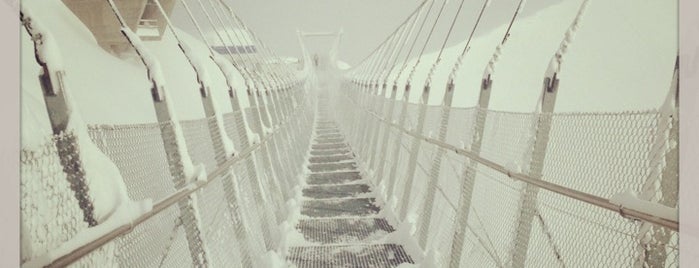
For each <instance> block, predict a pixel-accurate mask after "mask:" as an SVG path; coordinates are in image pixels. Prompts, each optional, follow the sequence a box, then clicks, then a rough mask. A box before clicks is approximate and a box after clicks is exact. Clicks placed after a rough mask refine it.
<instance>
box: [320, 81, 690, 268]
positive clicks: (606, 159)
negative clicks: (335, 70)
mask: <svg viewBox="0 0 699 268" xmlns="http://www.w3.org/2000/svg"><path fill="white" fill-rule="evenodd" d="M357 92H358V91H357ZM357 92H354V93H352V92H350V93H345V94H347V96H343V95H342V94H343V93H339V94H337V95H336V97H335V98H336V99H335V100H334V102H335V104H336V106H337V107H338V110H342V111H343V114H354V115H356V114H361V116H362V117H366V116H375V115H373V114H372V113H367V112H365V111H362V110H361V109H364V108H363V107H360V106H359V105H355V104H354V103H352V100H348V99H347V98H348V97H349V98H350V99H353V100H355V101H356V100H358V99H360V96H361V94H366V93H357ZM383 101H385V104H384V105H385V106H384V107H388V106H389V103H390V102H391V101H392V100H388V99H387V100H383ZM402 105H403V102H402V101H398V102H396V103H395V106H394V114H393V115H392V118H391V122H392V123H398V122H399V121H400V118H401V116H405V117H406V122H405V124H404V125H403V127H404V128H406V129H407V130H409V131H410V130H412V129H413V127H414V126H415V125H417V123H418V122H417V121H416V120H417V114H418V110H419V108H418V107H419V105H418V104H412V103H411V104H409V105H408V111H407V113H406V114H405V115H401V113H400V111H401V107H402ZM377 107H378V106H377ZM441 109H442V108H441V106H428V107H427V109H426V110H427V113H426V121H425V128H424V129H423V132H422V135H423V136H425V137H431V138H436V135H437V132H438V130H439V128H440V120H439V119H440V113H441ZM479 113H482V114H483V116H478V114H479ZM388 114H389V112H388V108H385V109H384V110H383V114H379V115H378V116H381V117H385V116H388ZM544 117H548V118H544ZM336 118H338V121H339V122H340V123H341V124H340V126H341V128H342V129H343V130H351V129H355V128H358V127H359V126H356V125H353V124H356V122H360V123H361V122H363V121H362V120H353V119H351V116H348V115H342V114H341V115H340V116H337V117H336ZM542 118H543V119H546V120H543V121H544V122H546V121H548V119H550V122H551V131H550V133H549V134H548V135H547V136H546V137H542V138H544V139H547V140H548V141H547V143H548V148H547V151H546V154H545V158H543V166H544V170H543V177H542V179H543V180H546V181H549V182H552V183H555V184H558V185H561V186H563V187H567V188H570V189H574V190H578V191H582V192H584V193H588V194H592V195H596V196H599V197H602V198H611V197H612V196H614V195H615V194H618V193H622V192H625V191H632V192H635V193H641V195H642V196H645V198H646V199H647V200H650V201H652V202H661V203H663V204H666V205H667V206H669V207H671V208H676V204H677V201H676V196H677V178H676V174H674V175H673V174H670V175H668V174H665V173H667V172H665V173H663V172H662V170H672V169H676V159H672V154H671V153H669V151H671V150H672V148H674V147H673V146H676V141H674V140H673V137H674V136H676V133H670V132H672V130H673V129H674V130H676V127H675V128H671V125H672V121H669V120H664V118H663V115H662V114H660V113H659V112H657V111H643V112H622V113H566V114H537V113H513V112H503V111H492V110H487V109H481V108H477V107H474V108H450V118H449V120H448V125H447V136H446V143H448V144H450V145H452V146H454V147H456V148H465V149H466V150H469V151H470V150H474V149H476V150H479V151H480V152H479V155H480V157H482V158H484V159H487V160H490V161H492V162H494V163H497V164H499V165H501V166H503V167H505V168H506V169H508V170H510V171H512V172H517V173H522V174H528V172H529V167H530V165H532V163H531V161H532V158H533V156H532V154H533V152H532V151H533V145H534V142H535V135H536V127H537V123H538V122H539V120H541V119H542ZM478 125H482V126H483V130H482V133H483V134H482V136H478V134H477V133H478V132H477V131H475V130H476V126H478ZM381 128H388V131H389V133H390V136H389V142H388V144H387V147H386V148H387V150H386V151H385V152H371V153H373V154H378V155H383V158H381V157H379V158H378V159H379V160H382V159H383V161H384V165H385V167H384V169H383V170H381V173H378V174H376V175H375V176H376V177H383V178H378V179H377V181H379V182H381V181H382V180H383V182H382V183H383V185H384V189H386V190H385V192H384V196H383V197H384V198H385V199H386V200H387V201H389V202H388V203H389V205H390V206H389V207H391V208H393V209H394V210H395V211H399V210H400V208H401V207H403V206H408V208H409V209H408V211H411V212H412V213H411V215H409V216H410V217H411V218H412V219H403V220H411V221H412V220H415V224H416V226H420V225H421V224H422V223H423V222H424V221H425V220H426V219H424V218H421V215H422V213H423V211H422V210H423V208H424V207H425V205H426V204H428V202H431V203H432V207H433V210H432V214H431V215H432V217H431V219H430V222H431V224H430V225H429V226H428V227H427V228H425V229H422V230H421V229H418V230H417V232H415V233H414V234H413V238H414V239H416V240H418V237H420V235H425V234H423V232H426V235H427V236H426V237H427V241H426V244H425V245H424V248H423V249H424V250H434V251H435V252H436V253H437V254H436V255H435V256H436V258H435V259H436V260H437V263H438V264H439V265H440V266H447V265H448V264H449V263H450V261H451V260H450V258H451V257H452V256H451V254H450V252H451V248H452V247H454V248H461V249H462V254H461V258H460V262H458V263H460V265H461V266H465V267H492V266H497V267H503V266H505V267H507V266H511V265H512V261H513V255H515V254H517V253H516V251H518V250H522V249H524V250H526V251H527V252H526V253H525V255H526V256H528V257H527V259H526V266H527V267H551V266H554V267H555V266H564V267H567V266H572V267H590V266H592V267H628V266H642V267H676V266H677V265H678V261H677V259H678V244H677V242H678V233H677V232H675V231H671V230H669V229H667V228H663V227H659V226H656V225H653V224H650V223H645V222H641V221H633V220H629V219H626V218H624V217H622V215H619V213H618V212H615V211H609V210H606V209H602V208H599V207H596V206H594V205H591V204H588V203H585V202H583V201H579V200H575V199H571V198H569V197H566V196H563V195H560V194H557V193H554V192H550V191H547V190H543V191H537V192H538V195H537V199H536V201H535V202H534V203H533V204H534V205H533V206H534V207H531V208H522V207H521V205H522V201H523V200H522V197H523V193H524V188H525V186H527V185H528V184H526V183H524V182H522V181H518V180H513V179H511V178H510V177H509V176H508V175H507V174H505V173H502V172H501V171H498V170H494V169H491V168H489V167H485V166H483V165H479V164H475V162H473V161H471V160H469V159H468V158H467V157H465V156H463V155H460V154H457V153H455V152H453V151H446V152H445V153H444V157H443V158H442V161H441V162H439V161H437V159H436V156H437V152H438V150H439V149H438V148H439V146H437V145H434V144H432V143H428V142H424V141H421V142H422V144H421V146H420V150H419V151H418V152H417V153H418V157H417V163H416V165H417V168H416V171H415V172H416V174H415V181H414V184H413V187H412V188H411V189H405V188H406V187H405V184H406V183H405V180H406V177H407V175H408V174H406V173H405V172H406V171H407V170H409V169H408V167H407V164H408V163H407V162H408V158H409V157H410V147H409V146H410V144H411V142H412V140H413V137H412V136H409V135H407V134H405V133H403V131H402V130H399V129H397V128H395V127H393V126H387V125H386V124H382V125H381ZM383 131H386V130H382V131H381V133H384V132H383ZM345 133H354V134H353V136H350V137H348V139H347V140H348V141H349V142H350V144H354V145H357V144H361V143H364V142H367V141H366V140H364V139H365V138H363V137H362V133H361V132H358V131H355V132H348V131H345ZM673 135H674V136H673ZM477 141H480V146H479V147H477V148H472V146H473V144H474V142H477ZM396 145H397V146H399V147H398V148H397V150H394V149H396V148H395V147H394V146H396ZM379 148H381V147H379ZM366 160H367V159H366V158H365V157H364V156H360V157H359V159H358V161H360V162H362V161H366ZM432 165H436V166H437V167H438V168H437V169H434V170H432V171H430V166H432ZM436 170H438V171H439V173H438V175H437V173H436V172H435V171H436ZM659 170H660V171H659ZM660 173H663V174H660ZM468 174H472V175H468ZM661 175H662V176H663V178H662V179H661V178H660V176H661ZM432 177H435V178H438V183H437V194H436V195H435V197H434V199H432V200H426V198H425V197H426V194H425V193H426V191H427V183H428V181H429V179H430V178H432ZM463 178H471V180H473V182H472V183H470V184H468V183H466V182H465V181H462V180H463ZM384 179H385V180H384ZM464 193H470V194H469V195H466V196H464ZM406 195H409V196H410V199H409V200H408V202H407V203H400V202H397V200H405V196H406ZM463 198H470V199H469V200H468V201H469V202H467V203H466V204H467V206H468V218H467V222H466V223H465V229H464V230H463V231H461V230H457V229H456V228H455V227H456V225H457V223H458V222H459V218H458V217H457V216H458V214H457V211H458V208H459V204H460V202H463V200H462V199H463ZM521 209H527V210H531V211H534V220H533V221H532V222H531V226H532V231H531V233H530V235H529V237H530V238H529V241H528V247H524V248H518V247H515V246H514V245H516V244H517V243H516V242H517V239H518V236H517V234H516V232H517V225H518V219H519V215H520V213H521V211H520V210H521Z"/></svg>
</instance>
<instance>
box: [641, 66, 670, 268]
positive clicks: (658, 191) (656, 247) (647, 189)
mask: <svg viewBox="0 0 699 268" xmlns="http://www.w3.org/2000/svg"><path fill="white" fill-rule="evenodd" d="M678 90H679V57H678V58H677V60H676V61H675V70H674V73H673V76H672V85H671V87H670V91H669V92H668V96H667V98H666V100H665V103H664V104H663V107H662V108H661V109H660V119H659V120H658V121H659V122H658V128H657V129H656V131H657V132H658V133H656V136H655V141H654V144H653V149H652V152H653V153H652V155H653V156H655V157H653V158H652V159H650V160H651V161H652V163H651V167H652V169H653V171H652V172H651V173H650V176H649V177H648V180H647V181H646V182H645V184H644V185H643V190H642V192H641V193H640V195H639V197H640V198H641V199H643V200H648V201H652V202H657V203H659V204H661V205H663V206H666V207H670V208H675V207H677V202H678V201H679V200H678V199H679V193H678V190H679V187H678V186H679V185H678V184H679V174H678V170H679V166H678V164H679V146H678V144H679V140H678V139H679V113H678V107H679V100H678V99H677V97H678ZM663 163H666V165H663ZM639 229H640V230H641V231H640V232H639V234H638V235H637V238H638V240H639V241H638V242H639V243H638V245H637V246H636V251H637V254H638V256H637V257H636V260H635V263H634V267H665V266H666V264H665V263H666V262H667V257H668V256H667V251H666V245H668V243H669V242H670V240H671V238H672V235H673V231H672V230H669V229H668V228H665V227H660V226H657V225H654V224H652V223H648V222H643V223H642V224H641V228H639Z"/></svg>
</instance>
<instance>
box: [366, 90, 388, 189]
mask: <svg viewBox="0 0 699 268" xmlns="http://www.w3.org/2000/svg"><path fill="white" fill-rule="evenodd" d="M376 101H377V102H378V103H377V104H376V105H375V107H376V106H378V107H376V111H375V113H376V114H377V115H379V117H376V118H374V117H373V116H369V117H368V118H374V124H373V127H372V128H371V132H370V135H369V137H370V138H371V139H370V140H369V154H368V158H367V161H368V163H369V165H368V167H369V169H370V170H373V169H374V167H376V164H377V161H376V160H377V156H378V155H379V152H376V149H377V147H378V146H379V144H378V142H379V133H380V132H381V126H382V125H383V124H381V120H380V119H381V118H382V117H383V116H384V114H383V111H384V106H385V104H386V83H383V84H382V85H381V91H380V92H379V95H378V96H377V98H376ZM374 178H376V175H374Z"/></svg>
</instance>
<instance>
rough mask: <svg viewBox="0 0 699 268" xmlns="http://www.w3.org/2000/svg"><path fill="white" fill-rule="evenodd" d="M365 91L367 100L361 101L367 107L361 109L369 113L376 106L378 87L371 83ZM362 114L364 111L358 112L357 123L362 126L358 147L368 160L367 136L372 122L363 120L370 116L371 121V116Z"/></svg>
mask: <svg viewBox="0 0 699 268" xmlns="http://www.w3.org/2000/svg"><path fill="white" fill-rule="evenodd" d="M363 93H364V99H365V101H364V102H361V103H365V105H364V106H365V107H366V108H365V109H362V110H361V111H364V113H368V112H369V111H371V109H372V108H373V107H374V102H375V101H376V98H377V96H376V87H375V86H374V84H373V83H370V84H369V85H367V87H366V88H365V89H364V92H363ZM362 115H363V113H358V114H357V125H359V126H360V127H359V128H360V132H359V139H358V141H359V144H358V145H359V148H358V149H359V154H360V155H361V156H362V158H363V159H362V160H364V161H365V162H366V160H368V159H366V147H367V146H366V143H368V139H367V136H368V135H369V131H370V129H369V128H370V126H369V125H371V123H370V122H366V121H365V120H362V119H363V118H370V119H369V121H371V117H364V116H362Z"/></svg>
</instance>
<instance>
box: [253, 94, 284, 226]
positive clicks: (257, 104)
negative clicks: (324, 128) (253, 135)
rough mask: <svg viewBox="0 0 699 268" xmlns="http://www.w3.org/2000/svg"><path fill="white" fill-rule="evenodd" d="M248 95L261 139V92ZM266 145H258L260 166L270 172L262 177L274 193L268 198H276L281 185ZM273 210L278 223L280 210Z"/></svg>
mask: <svg viewBox="0 0 699 268" xmlns="http://www.w3.org/2000/svg"><path fill="white" fill-rule="evenodd" d="M248 96H249V100H252V101H250V108H251V109H252V110H253V114H254V115H255V116H254V118H255V119H253V121H255V122H254V123H255V124H256V125H257V126H258V127H257V131H258V135H259V136H260V139H262V138H264V137H265V135H266V133H265V128H266V126H265V119H263V117H265V114H266V113H265V111H266V107H265V105H264V102H263V100H262V93H261V92H260V91H259V90H255V91H254V92H253V91H248ZM267 146H268V144H262V145H261V146H260V154H261V158H262V161H263V163H262V166H263V167H269V172H270V174H267V175H265V176H264V177H266V178H267V182H268V183H269V186H270V187H271V189H270V191H271V192H272V193H275V194H273V195H271V196H270V198H273V199H278V198H279V196H278V195H276V193H280V192H281V186H279V185H278V184H277V183H278V181H277V180H276V174H275V172H274V171H275V170H274V168H273V167H272V161H271V159H270V158H271V155H270V153H269V149H268V148H267ZM274 202H275V205H276V204H280V203H281V202H279V200H276V201H274ZM275 212H276V213H275V217H274V223H275V224H276V223H278V216H280V215H279V212H280V211H279V209H277V210H275Z"/></svg>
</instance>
